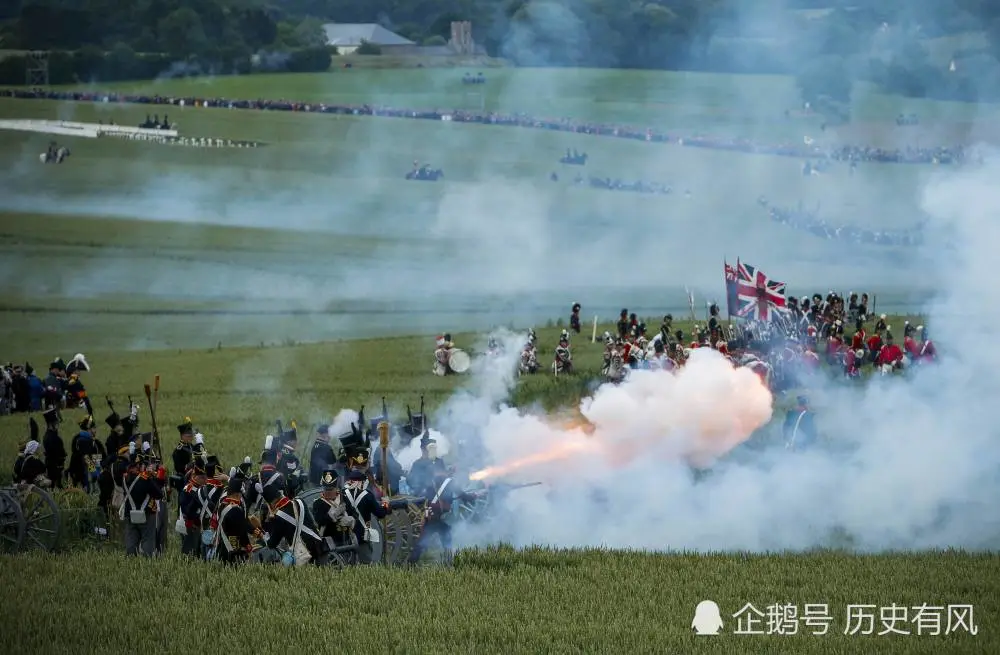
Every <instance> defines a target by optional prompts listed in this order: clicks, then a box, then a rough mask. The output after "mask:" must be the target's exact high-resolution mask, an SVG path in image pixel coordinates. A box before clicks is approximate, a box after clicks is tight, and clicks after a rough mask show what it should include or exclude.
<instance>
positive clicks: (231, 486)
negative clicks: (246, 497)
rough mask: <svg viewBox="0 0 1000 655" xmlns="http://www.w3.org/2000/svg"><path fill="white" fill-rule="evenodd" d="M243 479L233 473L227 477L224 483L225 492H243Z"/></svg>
mask: <svg viewBox="0 0 1000 655" xmlns="http://www.w3.org/2000/svg"><path fill="white" fill-rule="evenodd" d="M243 480H244V478H242V477H240V476H238V475H234V476H233V477H231V478H229V482H227V483H226V493H227V494H241V493H243Z"/></svg>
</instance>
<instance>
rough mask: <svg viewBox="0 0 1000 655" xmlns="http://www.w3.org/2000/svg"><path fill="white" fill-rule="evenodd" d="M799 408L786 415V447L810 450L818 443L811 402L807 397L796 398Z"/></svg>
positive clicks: (789, 411)
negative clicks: (809, 448) (810, 406)
mask: <svg viewBox="0 0 1000 655" xmlns="http://www.w3.org/2000/svg"><path fill="white" fill-rule="evenodd" d="M796 401H797V403H798V406H797V407H796V408H795V409H790V410H788V413H787V414H786V415H785V424H784V430H783V431H784V433H785V447H786V448H788V449H789V450H801V449H803V448H808V447H809V446H811V445H812V444H813V443H814V442H815V441H816V428H815V425H814V423H813V413H812V412H811V411H810V409H809V400H808V398H806V397H805V396H799V397H798V398H796Z"/></svg>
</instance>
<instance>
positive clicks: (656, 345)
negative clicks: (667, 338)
mask: <svg viewBox="0 0 1000 655" xmlns="http://www.w3.org/2000/svg"><path fill="white" fill-rule="evenodd" d="M653 352H656V353H662V352H663V341H662V340H660V339H657V340H656V341H654V342H653Z"/></svg>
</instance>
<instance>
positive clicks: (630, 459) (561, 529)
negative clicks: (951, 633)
mask: <svg viewBox="0 0 1000 655" xmlns="http://www.w3.org/2000/svg"><path fill="white" fill-rule="evenodd" d="M998 172H1000V167H998V166H997V165H996V164H991V165H990V166H987V167H986V168H984V169H981V170H960V171H954V172H949V173H946V174H943V175H941V176H940V177H937V178H935V179H934V181H933V183H932V184H931V185H930V186H928V188H927V189H926V193H925V196H924V202H923V204H924V207H925V208H926V210H927V211H928V213H930V214H931V215H932V216H933V217H934V218H935V220H936V221H938V222H939V223H940V224H941V225H939V226H938V227H942V228H944V229H945V230H946V231H948V232H949V233H951V234H952V235H953V237H954V239H955V242H956V248H955V249H954V251H952V252H949V253H947V254H946V255H944V256H941V255H939V256H938V260H937V264H938V268H939V270H932V271H929V272H928V275H929V276H932V277H933V278H936V280H937V281H938V283H939V284H940V289H941V290H942V292H941V294H940V296H939V297H938V298H937V299H935V300H933V301H931V302H929V303H928V307H927V311H926V321H927V325H928V327H929V328H930V332H931V335H932V337H934V338H935V339H936V338H938V337H939V338H940V342H939V350H940V349H942V345H944V347H943V352H944V357H945V359H944V360H943V361H942V362H941V363H940V364H938V365H932V366H923V367H920V366H917V367H914V368H913V370H911V371H909V372H908V375H907V377H905V378H900V377H894V378H891V379H890V378H879V377H877V376H876V377H874V378H873V379H871V380H870V381H868V382H862V383H859V384H856V385H853V384H848V383H846V382H840V381H835V382H826V383H824V382H821V381H817V382H816V383H815V386H814V387H813V388H812V389H810V390H809V394H810V398H811V402H812V404H813V405H814V407H815V410H816V412H817V427H818V431H819V432H820V444H819V445H818V446H817V447H816V448H814V449H813V450H811V451H807V452H801V453H791V452H789V451H787V450H785V449H784V447H783V445H782V442H783V439H782V438H781V436H780V434H778V433H779V432H780V427H779V426H777V425H771V426H768V427H767V428H764V429H762V430H759V431H757V433H756V434H755V436H754V438H753V440H752V441H751V442H750V443H749V444H748V447H747V448H745V449H736V450H734V451H733V452H732V453H731V455H729V456H726V457H723V458H722V459H720V460H718V461H716V462H715V463H714V464H713V465H712V466H711V468H710V470H708V471H695V470H694V468H693V467H692V466H691V464H695V465H704V464H707V463H709V462H710V461H711V460H712V459H713V457H714V456H715V455H722V454H723V453H724V452H725V451H727V450H728V449H729V448H730V447H732V446H735V445H737V444H738V442H739V441H740V439H739V436H740V435H741V434H742V431H743V430H746V429H752V428H753V427H755V426H756V425H760V424H763V423H765V422H766V421H767V420H768V419H769V418H770V414H771V407H770V403H769V402H768V400H769V399H768V398H767V397H766V396H762V395H760V394H759V393H755V392H753V391H752V389H753V388H754V387H752V386H751V385H750V384H749V382H751V380H750V378H747V377H746V376H747V375H749V376H751V377H752V374H750V373H749V372H746V371H742V370H733V369H731V368H729V367H728V366H725V365H724V363H723V362H722V361H721V359H720V358H718V357H717V356H715V355H713V354H712V353H708V352H704V351H695V353H694V355H693V357H692V360H691V361H690V363H689V364H688V366H687V367H686V368H685V369H684V370H683V372H682V373H681V374H680V375H678V376H676V377H673V376H670V375H669V374H655V373H643V372H638V373H636V374H635V375H634V376H633V377H632V378H631V379H630V380H629V381H628V382H627V383H625V384H623V385H621V386H618V387H610V386H603V387H601V388H600V389H598V391H597V392H596V393H595V394H594V396H593V397H592V398H588V399H585V400H584V401H583V403H582V404H581V407H580V410H581V413H582V414H583V415H584V416H585V417H586V418H587V419H588V420H589V421H590V422H591V423H593V424H594V426H595V428H594V432H593V434H592V435H591V436H587V435H586V434H584V431H583V430H581V429H579V428H574V429H569V430H567V429H565V428H563V427H560V426H554V425H553V424H552V422H551V421H550V420H546V419H543V418H540V417H537V416H526V415H523V414H522V413H520V412H518V411H516V410H514V409H510V408H500V409H499V410H496V409H493V410H491V411H489V412H488V413H487V411H486V404H485V403H481V404H475V403H471V402H468V401H465V404H464V405H463V406H464V407H466V408H469V409H471V410H472V411H474V412H476V411H478V413H477V414H476V415H475V419H474V418H473V417H471V416H470V417H466V418H467V422H475V420H478V421H479V424H480V426H481V429H480V430H479V433H478V434H479V435H480V438H481V441H482V444H483V446H484V450H485V452H486V454H487V455H488V459H487V462H486V463H487V464H490V465H493V466H495V467H497V468H496V469H494V470H493V471H491V473H495V474H496V475H491V476H490V477H489V478H488V479H497V480H502V481H507V482H512V483H518V482H526V481H530V480H540V481H542V482H543V483H544V484H543V485H542V486H539V487H532V488H527V489H522V490H518V491H513V492H512V493H511V494H510V495H509V496H507V498H506V500H504V501H503V503H502V505H501V507H500V508H499V509H500V511H499V513H498V514H497V516H496V517H495V518H493V519H491V520H490V521H489V522H488V523H487V524H464V525H462V527H461V528H459V530H457V533H456V536H457V537H458V540H459V543H461V544H471V543H483V542H486V541H495V540H499V539H503V540H506V541H509V542H511V543H514V544H515V545H518V546H526V545H531V544H547V545H555V546H609V547H630V548H647V549H656V550H664V549H690V550H699V551H707V550H732V549H740V550H750V551H762V550H783V549H790V550H800V549H808V548H813V547H817V546H832V545H836V546H850V547H854V548H856V549H858V550H864V551H878V550H887V549H914V548H943V547H962V548H969V549H990V548H996V547H997V545H998V544H1000V510H998V509H997V506H996V504H995V499H996V498H997V496H998V492H1000V475H998V474H1000V445H998V443H997V440H996V438H997V428H996V427H995V425H994V421H993V417H992V414H991V413H990V412H988V411H986V410H985V409H984V408H988V407H990V406H991V404H992V402H993V401H994V400H993V399H995V398H996V397H997V395H998V394H1000V377H998V376H997V374H996V372H995V371H996V370H997V366H998V364H1000V362H997V361H994V360H996V359H997V355H995V354H993V352H995V351H993V350H992V349H991V348H990V347H989V346H987V347H982V345H981V344H983V343H987V344H988V343H990V341H989V338H988V336H987V334H986V330H987V329H988V328H989V327H991V326H992V325H994V324H995V323H997V322H998V321H1000V303H998V300H1000V298H998V295H1000V293H998V292H997V291H996V289H995V284H994V277H995V260H996V255H995V251H994V247H993V243H1000V223H998V222H997V221H996V219H995V217H996V216H997V215H998V214H1000V193H997V192H995V191H994V190H993V189H994V180H995V179H996V176H997V173H998ZM994 236H996V237H998V239H996V240H994V238H993V237H994ZM973 310H974V311H975V315H971V312H972V311H973ZM900 336H901V335H900ZM945 344H947V345H945ZM757 389H758V390H759V389H760V387H757ZM492 401H493V399H491V402H490V405H491V407H492V405H493V402H492ZM778 418H779V419H781V418H783V416H781V415H779V416H778ZM553 449H556V450H559V449H561V452H560V453H559V457H558V458H557V459H546V457H547V455H546V453H549V454H551V452H552V451H553ZM532 458H534V459H535V461H534V463H531V462H532ZM519 460H520V461H519ZM526 461H527V463H526ZM511 462H514V463H516V464H520V465H521V466H515V467H511V468H512V470H509V471H508V470H506V469H504V467H503V465H504V464H505V463H507V464H509V463H511Z"/></svg>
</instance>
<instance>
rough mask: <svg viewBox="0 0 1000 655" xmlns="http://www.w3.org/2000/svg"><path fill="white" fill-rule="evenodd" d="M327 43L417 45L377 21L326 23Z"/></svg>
mask: <svg viewBox="0 0 1000 655" xmlns="http://www.w3.org/2000/svg"><path fill="white" fill-rule="evenodd" d="M323 31H324V32H326V43H327V45H333V46H347V47H357V46H360V45H361V43H362V42H363V41H367V42H368V43H371V44H372V45H416V44H415V43H414V42H413V41H410V40H409V39H404V38H403V37H401V36H400V35H398V34H396V33H394V32H390V31H389V30H387V29H385V28H384V27H382V26H381V25H378V24H377V23H326V24H325V25H323Z"/></svg>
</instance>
